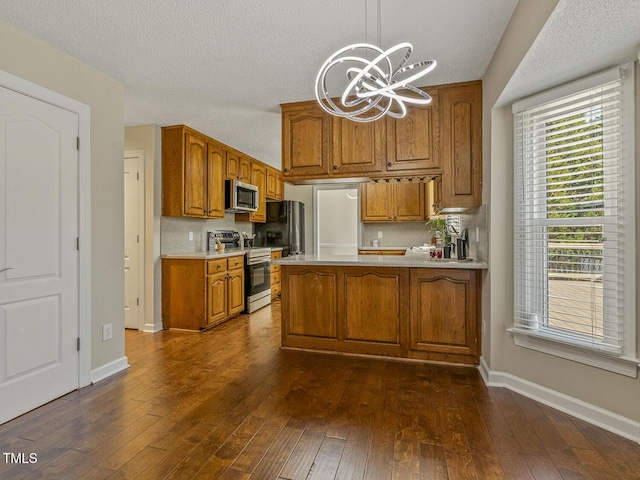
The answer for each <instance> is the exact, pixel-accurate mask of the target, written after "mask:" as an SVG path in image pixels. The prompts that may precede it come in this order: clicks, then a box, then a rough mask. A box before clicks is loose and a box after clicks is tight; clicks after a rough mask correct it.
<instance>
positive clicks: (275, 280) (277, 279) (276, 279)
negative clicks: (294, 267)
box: [271, 271, 281, 285]
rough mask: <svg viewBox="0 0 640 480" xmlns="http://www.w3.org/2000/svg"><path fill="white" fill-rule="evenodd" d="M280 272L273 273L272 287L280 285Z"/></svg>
mask: <svg viewBox="0 0 640 480" xmlns="http://www.w3.org/2000/svg"><path fill="white" fill-rule="evenodd" d="M280 275H281V273H280V272H274V271H272V272H271V285H275V284H276V283H277V284H280Z"/></svg>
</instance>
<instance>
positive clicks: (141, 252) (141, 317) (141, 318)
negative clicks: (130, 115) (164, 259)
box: [123, 148, 147, 332]
mask: <svg viewBox="0 0 640 480" xmlns="http://www.w3.org/2000/svg"><path fill="white" fill-rule="evenodd" d="M134 157H137V158H138V173H139V177H140V178H139V179H138V180H139V183H138V206H139V207H140V212H139V215H138V232H139V235H140V241H139V242H138V295H139V297H138V298H139V299H140V304H139V305H138V307H139V308H138V330H139V331H141V332H142V331H144V329H145V319H146V318H147V308H146V304H147V303H146V298H147V295H146V290H145V288H146V285H145V272H146V269H147V262H146V258H145V257H146V236H145V226H146V224H147V223H146V206H145V196H146V195H145V185H146V180H145V179H146V172H145V164H146V160H145V158H146V157H145V151H144V149H142V148H141V149H135V150H125V151H124V159H125V160H126V159H127V158H134ZM123 166H124V163H123ZM125 208H126V204H125Z"/></svg>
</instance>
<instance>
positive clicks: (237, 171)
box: [226, 150, 251, 182]
mask: <svg viewBox="0 0 640 480" xmlns="http://www.w3.org/2000/svg"><path fill="white" fill-rule="evenodd" d="M226 178H227V180H240V181H241V182H251V160H250V159H248V158H247V157H245V156H244V155H242V154H241V153H239V152H236V151H233V150H230V151H228V152H227V170H226Z"/></svg>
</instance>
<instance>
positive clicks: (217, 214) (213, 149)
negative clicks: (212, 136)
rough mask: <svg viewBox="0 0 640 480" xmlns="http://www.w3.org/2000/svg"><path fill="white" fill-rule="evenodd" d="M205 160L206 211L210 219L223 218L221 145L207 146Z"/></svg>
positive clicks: (223, 157)
mask: <svg viewBox="0 0 640 480" xmlns="http://www.w3.org/2000/svg"><path fill="white" fill-rule="evenodd" d="M208 148H209V155H208V158H207V168H208V174H207V179H208V182H207V211H206V214H207V216H208V217H211V218H223V217H224V160H225V151H224V149H223V148H222V146H221V145H218V144H215V143H210V144H208Z"/></svg>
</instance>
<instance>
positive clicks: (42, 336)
mask: <svg viewBox="0 0 640 480" xmlns="http://www.w3.org/2000/svg"><path fill="white" fill-rule="evenodd" d="M77 138H78V115H77V114H76V113H72V112H69V111H67V110H64V109H62V108H59V107H55V106H52V105H50V104H48V103H45V102H42V101H39V100H36V99H34V98H31V97H29V96H26V95H22V94H19V93H16V92H14V91H12V90H9V89H6V88H1V87H0V172H2V174H0V246H1V248H0V423H3V422H5V421H7V420H9V419H11V418H14V417H16V416H18V415H20V414H22V413H25V412H27V411H29V410H31V409H33V408H36V407H38V406H40V405H42V404H44V403H46V402H48V401H50V400H53V399H54V398H57V397H59V396H61V395H64V394H66V393H68V392H70V391H72V390H75V389H77V388H78V381H79V375H78V351H77V339H78V250H77V237H78V146H77Z"/></svg>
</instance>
